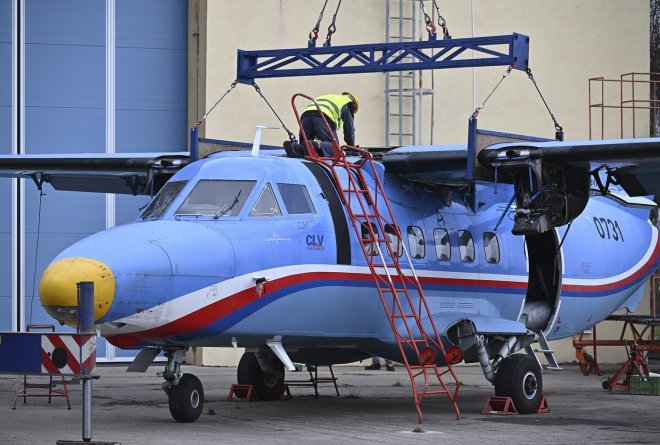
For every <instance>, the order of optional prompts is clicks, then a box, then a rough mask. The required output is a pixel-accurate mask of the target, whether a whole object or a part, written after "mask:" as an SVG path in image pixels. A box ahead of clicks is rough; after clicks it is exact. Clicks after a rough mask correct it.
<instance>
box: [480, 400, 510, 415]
mask: <svg viewBox="0 0 660 445" xmlns="http://www.w3.org/2000/svg"><path fill="white" fill-rule="evenodd" d="M481 413H482V414H484V415H489V414H497V415H500V416H507V415H513V414H518V410H517V409H516V406H515V405H514V404H513V400H512V399H511V397H499V396H489V397H488V398H487V399H486V404H485V405H484V410H483V411H482V412H481Z"/></svg>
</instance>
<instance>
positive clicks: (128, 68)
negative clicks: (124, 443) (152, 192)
mask: <svg viewBox="0 0 660 445" xmlns="http://www.w3.org/2000/svg"><path fill="white" fill-rule="evenodd" d="M12 3H14V8H19V7H21V6H22V7H23V8H24V10H23V14H24V20H25V34H24V35H25V41H24V53H25V54H24V57H25V58H24V60H25V71H24V86H25V103H24V107H25V108H24V110H25V122H24V131H25V141H24V147H25V153H35V154H36V153H67V152H68V153H74V152H100V153H103V152H105V151H106V149H107V148H108V147H107V143H106V136H107V135H106V128H110V127H112V125H110V124H108V118H107V115H106V111H107V109H106V108H107V107H106V104H110V107H112V105H113V104H112V103H111V102H110V101H107V99H106V85H107V83H108V82H112V83H113V85H114V87H115V88H114V90H115V96H114V97H115V100H114V105H115V109H114V115H113V116H114V117H113V119H112V121H113V122H114V129H115V133H114V135H115V137H114V140H115V143H114V147H113V149H114V150H116V151H117V152H143V151H150V152H152V151H182V150H185V147H186V140H187V124H186V112H187V65H186V64H187V35H186V34H187V1H186V0H149V1H146V0H141V1H139V2H136V1H131V0H107V1H106V0H61V1H58V2H52V1H49V0H29V1H24V2H21V1H20V0H15V1H12V0H0V152H1V153H11V151H12V70H13V69H14V68H12V41H13V38H12ZM109 3H111V4H112V5H113V6H114V8H108V11H113V10H114V13H115V14H114V18H113V17H107V14H106V7H107V4H109ZM107 24H110V25H113V24H114V29H115V47H114V48H115V50H114V58H112V59H111V60H109V61H107V60H106V57H107V53H106V49H107V48H106V26H107ZM14 44H15V43H14ZM110 57H112V56H110ZM113 65H114V71H113V70H112V69H110V70H109V69H108V67H110V68H112V66H113ZM16 69H17V68H16ZM111 111H113V110H111ZM17 130H18V129H17ZM110 130H112V128H110ZM25 190H26V191H25V262H24V276H25V295H24V297H23V298H24V303H23V304H24V308H25V323H26V324H28V323H39V324H42V323H52V319H50V317H48V316H47V315H46V314H45V312H44V311H43V310H42V308H41V305H40V302H39V299H38V295H37V293H38V292H37V291H38V283H39V277H40V276H41V273H42V272H43V269H44V268H45V267H46V266H47V264H48V263H49V262H50V261H51V260H52V259H53V257H55V256H56V255H57V254H58V253H59V252H60V251H62V250H63V249H64V248H66V247H67V246H69V245H71V244H72V243H74V242H75V241H77V240H79V239H81V238H83V237H85V236H88V235H90V234H92V233H95V232H98V231H100V230H103V229H104V228H105V227H106V225H107V221H106V197H105V196H103V195H95V194H88V193H74V192H55V191H53V190H52V189H51V188H50V187H49V186H46V187H45V188H44V190H45V192H46V195H45V196H43V197H41V204H42V207H41V224H38V221H39V202H40V196H39V192H38V191H37V190H36V187H34V185H33V184H32V183H31V182H30V181H27V182H26V187H25ZM11 193H12V190H11V180H9V179H0V330H9V329H10V328H11V324H12V320H11V314H12V304H14V305H15V302H13V301H12V268H11V264H12V239H13V238H16V236H17V234H16V233H12V220H13V218H16V217H17V216H16V215H15V214H14V215H12V204H11V202H12V195H11ZM146 201H147V199H145V198H133V197H117V200H116V207H115V209H114V213H115V214H116V218H115V220H116V223H117V224H121V223H124V222H127V221H130V220H133V219H134V218H135V216H136V215H137V210H138V208H140V207H141V206H143V205H144V204H145V203H146ZM110 213H112V209H111V211H110ZM37 239H38V246H37ZM35 260H36V261H35ZM101 346H102V345H101ZM99 353H100V354H101V355H103V354H104V351H103V347H101V351H99Z"/></svg>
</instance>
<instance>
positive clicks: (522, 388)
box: [495, 354, 543, 414]
mask: <svg viewBox="0 0 660 445" xmlns="http://www.w3.org/2000/svg"><path fill="white" fill-rule="evenodd" d="M495 395H497V396H501V397H511V399H512V400H513V403H514V405H515V406H516V409H517V410H518V412H519V413H520V414H531V413H535V412H536V410H537V409H538V407H539V405H540V404H541V397H542V396H543V377H542V376H541V369H540V368H539V365H538V362H537V361H536V360H535V359H534V358H533V357H530V356H529V355H527V354H514V355H511V356H509V357H507V358H506V359H504V360H503V361H502V363H501V364H500V366H499V368H498V370H497V376H496V378H495Z"/></svg>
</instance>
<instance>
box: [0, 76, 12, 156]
mask: <svg viewBox="0 0 660 445" xmlns="http://www.w3.org/2000/svg"><path fill="white" fill-rule="evenodd" d="M0 69H1V68H0ZM0 154H11V107H5V106H0Z"/></svg>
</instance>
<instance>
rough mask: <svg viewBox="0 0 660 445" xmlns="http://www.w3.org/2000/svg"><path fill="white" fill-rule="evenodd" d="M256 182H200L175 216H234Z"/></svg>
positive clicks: (205, 180) (239, 210)
mask: <svg viewBox="0 0 660 445" xmlns="http://www.w3.org/2000/svg"><path fill="white" fill-rule="evenodd" d="M256 183H257V181H225V180H207V179H204V180H201V181H199V182H198V183H197V185H195V188H194V189H193V191H192V192H190V195H188V197H187V198H186V200H185V201H184V202H183V204H181V207H179V208H178V210H177V211H176V213H175V215H176V216H213V217H214V218H219V217H221V216H236V215H238V214H239V213H240V212H241V209H242V208H243V204H245V200H246V199H247V198H248V196H250V193H251V192H252V189H253V188H254V186H255V184H256Z"/></svg>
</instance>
